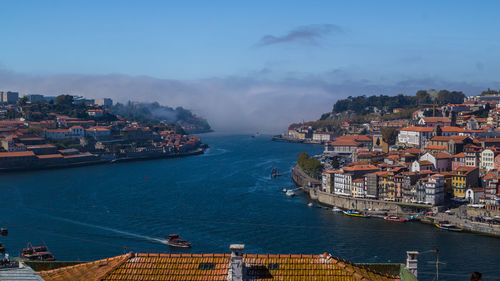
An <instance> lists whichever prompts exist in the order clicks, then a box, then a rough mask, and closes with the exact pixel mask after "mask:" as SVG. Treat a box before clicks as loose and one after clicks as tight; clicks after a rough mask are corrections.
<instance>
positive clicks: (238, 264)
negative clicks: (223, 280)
mask: <svg viewBox="0 0 500 281" xmlns="http://www.w3.org/2000/svg"><path fill="white" fill-rule="evenodd" d="M229 249H231V251H232V253H231V267H230V268H229V276H228V280H229V281H242V280H243V249H245V244H231V245H230V246H229Z"/></svg>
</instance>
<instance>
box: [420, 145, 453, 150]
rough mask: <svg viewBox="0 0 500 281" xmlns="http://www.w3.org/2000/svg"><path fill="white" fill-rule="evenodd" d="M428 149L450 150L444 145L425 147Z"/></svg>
mask: <svg viewBox="0 0 500 281" xmlns="http://www.w3.org/2000/svg"><path fill="white" fill-rule="evenodd" d="M425 148H426V149H433V150H446V149H448V148H446V146H442V145H428V146H426V147H425Z"/></svg>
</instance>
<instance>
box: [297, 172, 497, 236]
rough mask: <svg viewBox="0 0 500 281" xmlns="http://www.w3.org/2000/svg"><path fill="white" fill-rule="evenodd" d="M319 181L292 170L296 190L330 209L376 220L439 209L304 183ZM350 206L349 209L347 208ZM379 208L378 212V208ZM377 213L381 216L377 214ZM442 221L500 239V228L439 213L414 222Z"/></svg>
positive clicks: (417, 218)
mask: <svg viewBox="0 0 500 281" xmlns="http://www.w3.org/2000/svg"><path fill="white" fill-rule="evenodd" d="M312 181H315V182H316V181H317V180H316V179H313V178H311V177H309V176H307V175H306V174H305V173H304V171H302V169H301V168H300V167H299V166H298V165H296V166H294V168H293V169H292V182H293V184H294V185H295V187H296V188H298V189H300V190H302V191H303V192H304V193H306V194H307V195H308V196H309V198H310V199H311V200H316V201H317V202H318V203H319V204H321V205H324V206H328V207H337V208H342V209H354V210H357V211H360V212H367V213H369V214H371V213H373V215H372V217H374V218H384V217H385V216H382V215H380V211H382V210H385V211H386V213H387V214H386V215H388V214H389V213H391V214H392V215H394V213H393V212H394V211H395V212H396V214H397V215H403V216H405V217H410V216H412V215H416V214H420V213H421V212H409V211H407V210H405V209H406V208H408V207H410V208H427V209H428V210H429V209H433V210H434V208H436V209H437V208H438V206H435V207H432V206H429V205H420V204H408V203H400V202H390V201H381V200H375V199H367V198H353V197H347V196H341V195H335V194H330V193H326V192H322V191H319V190H317V189H314V188H311V187H307V185H304V184H303V183H307V182H312ZM346 206H348V207H346ZM358 206H364V207H367V206H370V207H372V208H359V207H358ZM374 207H378V209H379V210H378V211H377V208H374ZM364 209H371V210H372V211H371V212H370V211H366V210H364ZM377 212H378V213H379V214H377ZM440 220H450V221H452V222H453V223H455V224H456V225H457V226H458V227H460V228H462V229H463V231H461V232H469V233H475V234H481V235H486V236H491V237H496V238H500V226H498V227H492V226H487V225H479V224H478V223H475V222H471V221H468V220H464V219H462V218H457V217H456V216H452V215H448V214H444V213H437V214H436V215H435V216H432V217H431V216H420V215H418V217H416V218H415V219H414V220H413V221H418V222H420V223H423V224H430V225H433V227H434V224H436V223H438V222H439V221H440Z"/></svg>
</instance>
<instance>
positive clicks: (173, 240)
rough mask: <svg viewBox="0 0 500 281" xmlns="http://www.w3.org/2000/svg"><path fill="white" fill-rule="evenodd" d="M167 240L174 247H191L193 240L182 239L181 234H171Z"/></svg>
mask: <svg viewBox="0 0 500 281" xmlns="http://www.w3.org/2000/svg"><path fill="white" fill-rule="evenodd" d="M166 240H167V244H168V245H169V246H172V247H179V248H191V242H189V241H186V240H183V239H180V238H179V234H169V235H168V237H166Z"/></svg>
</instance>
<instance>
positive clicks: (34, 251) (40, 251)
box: [21, 243, 56, 261]
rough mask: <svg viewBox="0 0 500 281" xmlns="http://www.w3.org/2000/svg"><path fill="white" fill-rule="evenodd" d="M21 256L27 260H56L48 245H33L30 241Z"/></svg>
mask: <svg viewBox="0 0 500 281" xmlns="http://www.w3.org/2000/svg"><path fill="white" fill-rule="evenodd" d="M21 258H22V259H27V260H32V261H35V260H38V261H55V260H56V258H55V257H54V255H53V254H52V253H51V252H49V250H48V249H47V246H33V245H31V243H28V245H27V247H26V248H23V249H22V250H21Z"/></svg>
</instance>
